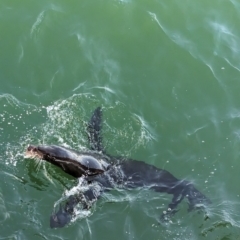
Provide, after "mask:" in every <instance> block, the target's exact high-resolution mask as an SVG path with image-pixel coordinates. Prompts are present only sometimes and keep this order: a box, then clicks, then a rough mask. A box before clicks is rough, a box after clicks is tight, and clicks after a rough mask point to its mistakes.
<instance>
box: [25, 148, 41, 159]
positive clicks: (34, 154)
mask: <svg viewBox="0 0 240 240" xmlns="http://www.w3.org/2000/svg"><path fill="white" fill-rule="evenodd" d="M26 157H30V158H35V157H37V158H41V157H42V154H41V152H39V151H38V147H36V146H33V145H29V146H28V147H27V151H26Z"/></svg>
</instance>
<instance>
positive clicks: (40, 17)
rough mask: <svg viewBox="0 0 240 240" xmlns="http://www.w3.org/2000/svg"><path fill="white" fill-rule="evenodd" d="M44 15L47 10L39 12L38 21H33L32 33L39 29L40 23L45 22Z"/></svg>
mask: <svg viewBox="0 0 240 240" xmlns="http://www.w3.org/2000/svg"><path fill="white" fill-rule="evenodd" d="M44 15H45V11H42V12H40V13H39V15H38V16H37V19H36V21H35V22H34V23H33V25H32V28H31V31H30V35H31V36H33V34H34V33H35V32H38V31H39V26H40V24H41V23H42V22H43V19H44Z"/></svg>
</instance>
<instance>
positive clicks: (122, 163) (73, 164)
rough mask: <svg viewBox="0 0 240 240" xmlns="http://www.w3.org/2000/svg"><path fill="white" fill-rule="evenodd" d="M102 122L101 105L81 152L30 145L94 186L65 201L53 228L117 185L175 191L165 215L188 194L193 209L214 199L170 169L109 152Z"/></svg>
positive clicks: (29, 150) (54, 217)
mask: <svg viewBox="0 0 240 240" xmlns="http://www.w3.org/2000/svg"><path fill="white" fill-rule="evenodd" d="M101 123H102V111H101V108H100V107H98V108H97V109H95V111H94V112H93V115H92V117H91V119H90V121H89V123H88V126H87V133H88V140H89V144H90V148H91V151H89V152H78V151H75V150H72V149H69V148H65V147H62V146H56V145H51V146H33V145H31V146H29V147H28V148H27V151H26V155H27V156H29V157H34V158H40V159H42V160H45V161H47V162H49V163H51V164H54V165H56V166H58V167H60V168H61V169H62V170H63V171H64V172H66V173H68V174H70V175H71V176H73V177H76V178H79V177H81V178H83V179H84V181H86V183H87V184H89V186H90V187H89V188H88V189H87V190H86V191H83V192H79V193H77V194H75V195H73V196H71V197H69V199H68V200H67V201H66V203H65V205H64V206H61V207H60V209H59V210H58V211H57V212H55V213H53V214H52V215H51V217H50V226H51V227H52V228H57V227H63V226H65V225H66V224H68V223H69V222H70V221H71V219H72V217H73V214H74V207H75V206H76V205H77V204H79V203H81V204H82V206H83V208H85V209H89V208H90V207H91V206H92V203H93V202H95V201H96V200H97V199H98V198H100V196H101V194H102V193H103V192H104V191H108V190H111V189H113V188H115V187H121V188H126V189H132V188H137V187H147V188H149V189H152V190H154V191H156V192H161V193H163V192H164V193H168V194H172V195H173V198H172V201H171V202H170V203H169V205H168V208H167V211H165V212H166V213H165V214H163V215H162V216H161V219H164V218H166V217H169V216H171V215H173V214H174V213H175V212H176V211H177V206H178V204H179V203H180V202H181V201H182V200H183V199H184V198H187V200H188V204H189V210H192V209H194V208H197V207H198V206H199V205H201V206H204V205H205V204H208V203H210V200H209V199H208V198H207V197H206V196H205V195H203V194H202V193H201V192H200V191H198V190H197V189H196V188H195V187H194V186H193V184H191V183H190V182H188V181H185V180H179V179H177V178H176V177H174V176H173V175H172V174H171V173H169V172H168V171H166V170H163V169H160V168H157V167H155V166H153V165H150V164H147V163H145V162H142V161H137V160H133V159H126V158H123V157H122V158H121V157H114V156H110V155H108V154H107V153H106V152H105V150H104V148H103V145H102V136H101Z"/></svg>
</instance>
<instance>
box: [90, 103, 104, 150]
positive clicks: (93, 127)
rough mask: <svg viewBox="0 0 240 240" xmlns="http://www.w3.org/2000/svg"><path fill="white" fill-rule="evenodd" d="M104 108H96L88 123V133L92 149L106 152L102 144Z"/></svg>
mask: <svg viewBox="0 0 240 240" xmlns="http://www.w3.org/2000/svg"><path fill="white" fill-rule="evenodd" d="M101 127H102V109H101V107H98V108H96V109H95V110H94V112H93V115H92V117H91V119H90V121H89V122H88V125H87V135H88V141H89V144H90V148H91V150H95V151H99V152H104V149H103V146H102V136H101Z"/></svg>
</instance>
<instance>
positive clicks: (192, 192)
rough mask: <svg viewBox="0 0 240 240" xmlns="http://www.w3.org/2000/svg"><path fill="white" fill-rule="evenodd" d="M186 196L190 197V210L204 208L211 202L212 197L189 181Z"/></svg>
mask: <svg viewBox="0 0 240 240" xmlns="http://www.w3.org/2000/svg"><path fill="white" fill-rule="evenodd" d="M185 196H186V198H187V199H188V205H189V208H188V211H192V210H194V209H204V208H205V207H206V205H209V204H211V201H210V199H208V198H207V197H206V196H205V195H204V194H203V193H201V192H200V191H198V190H197V189H196V188H195V187H194V185H193V184H191V183H188V185H187V186H186V192H185Z"/></svg>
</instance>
